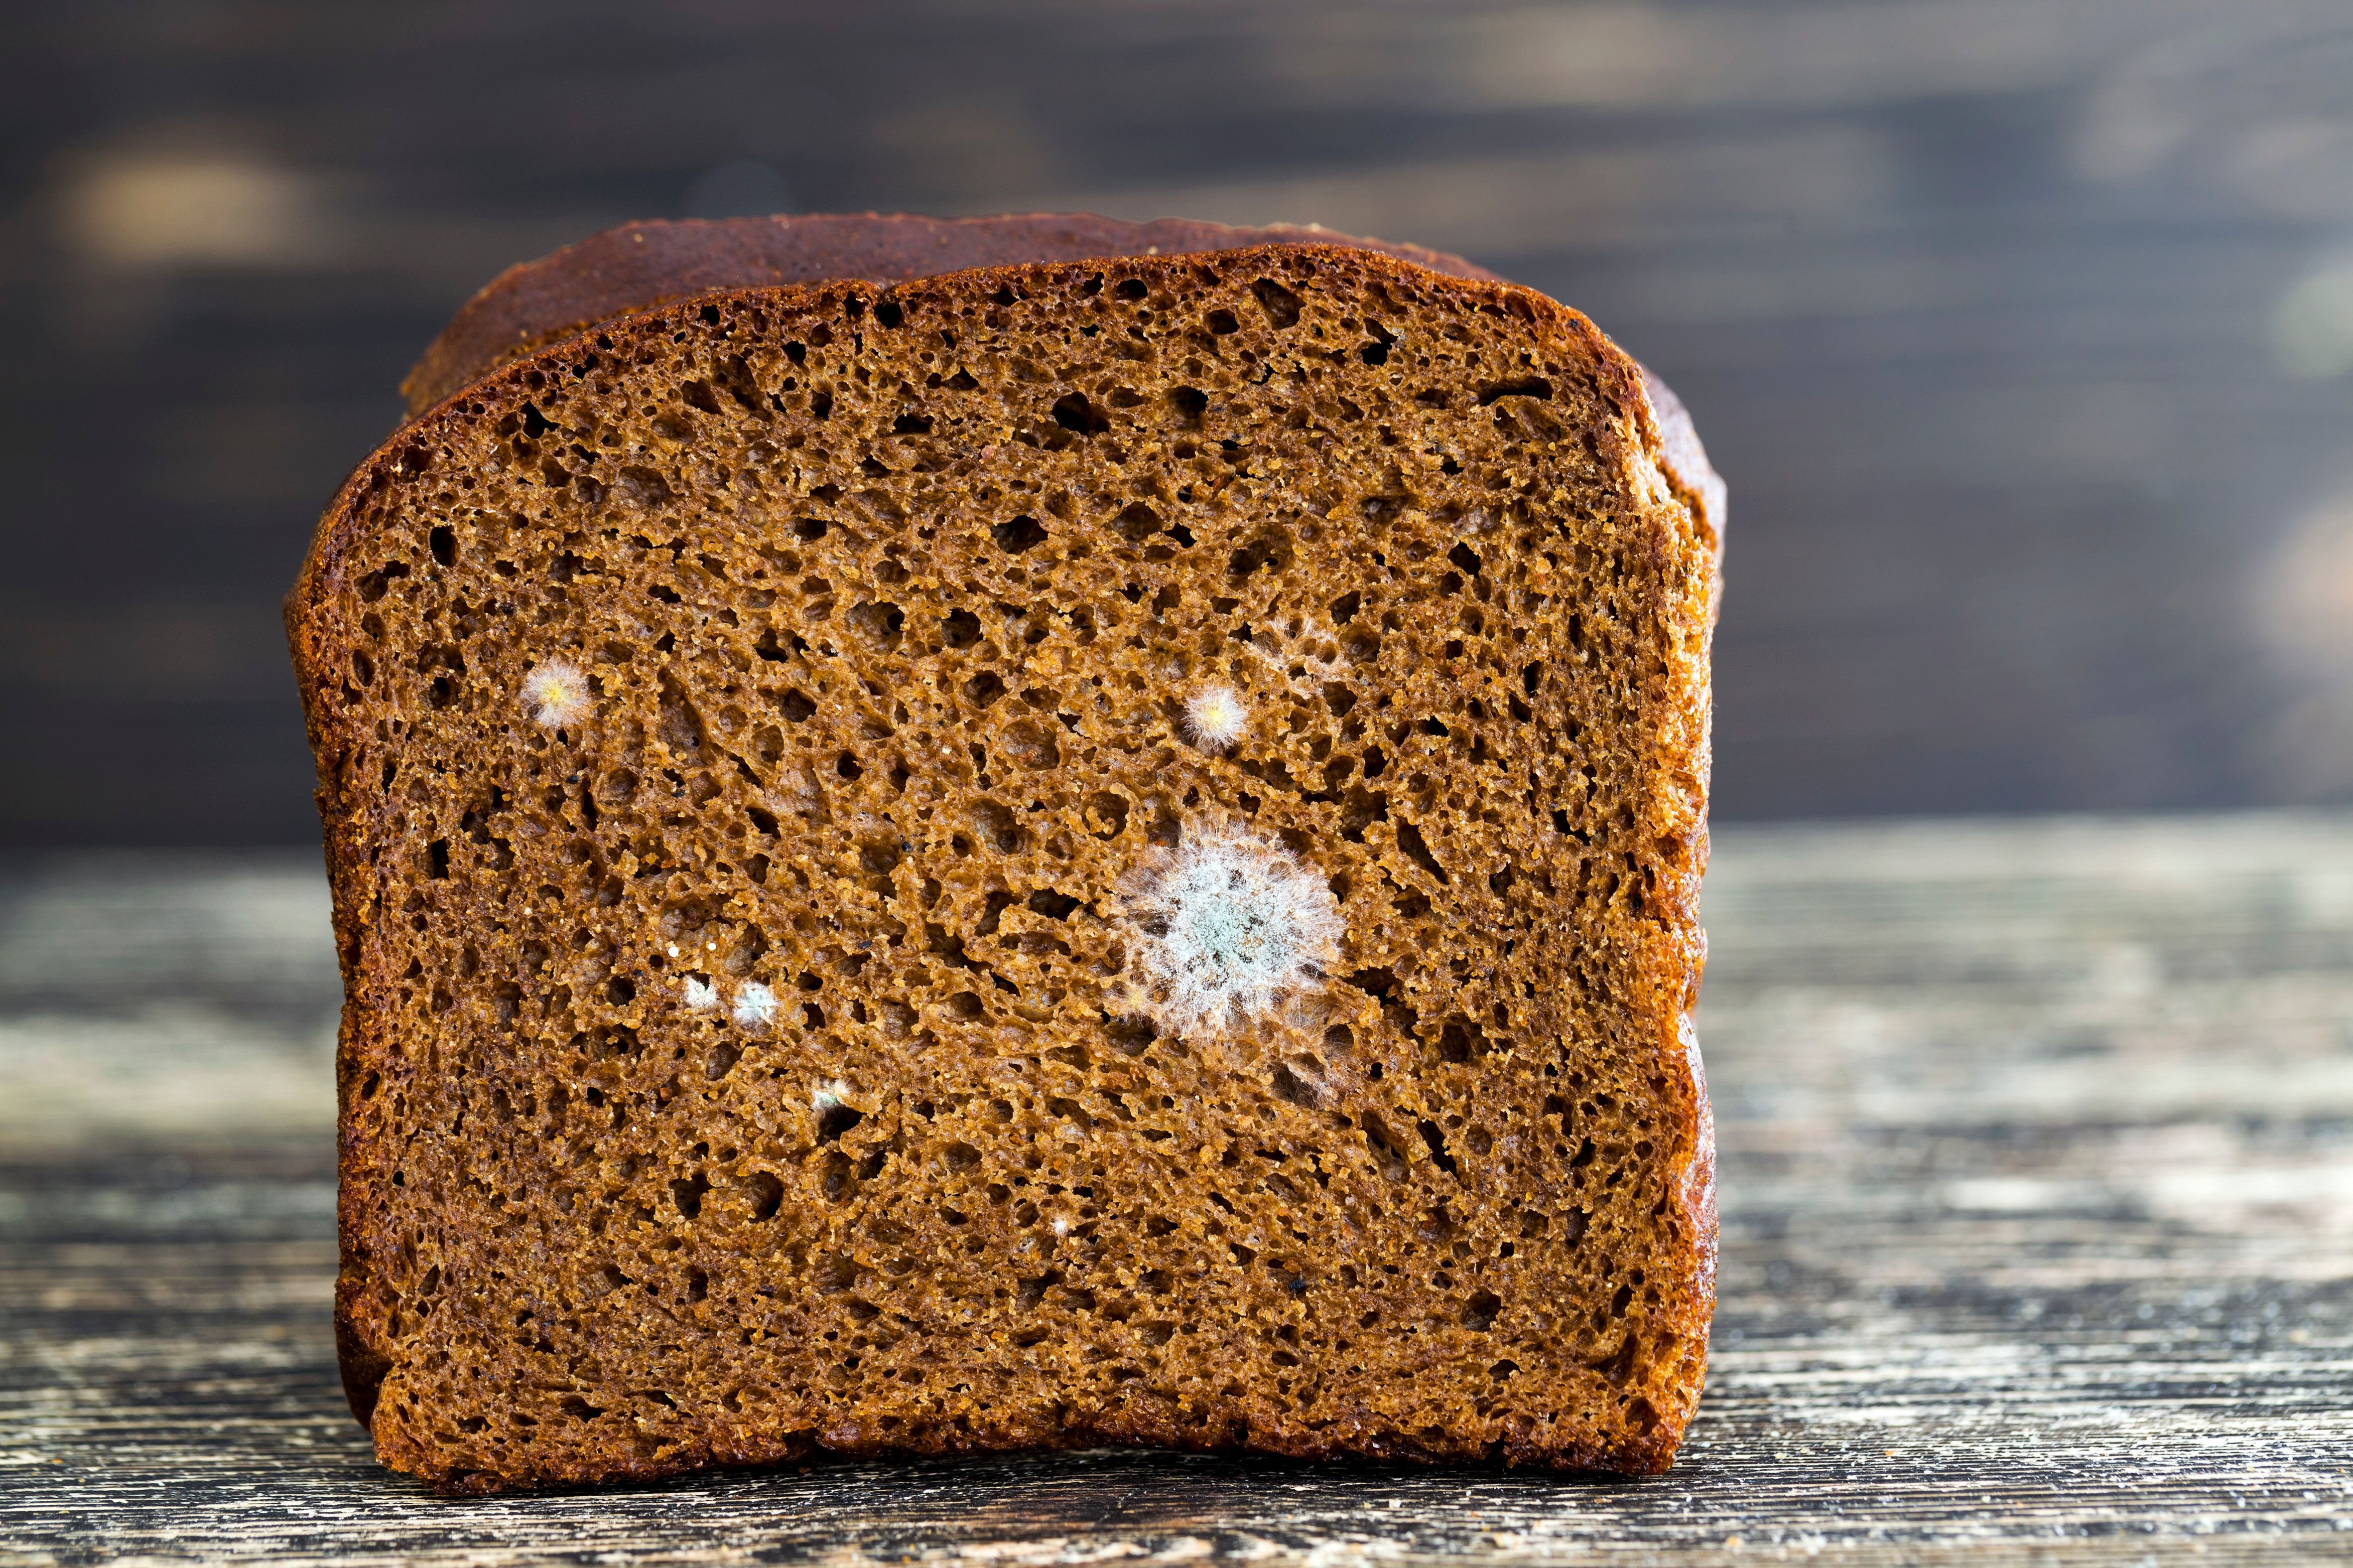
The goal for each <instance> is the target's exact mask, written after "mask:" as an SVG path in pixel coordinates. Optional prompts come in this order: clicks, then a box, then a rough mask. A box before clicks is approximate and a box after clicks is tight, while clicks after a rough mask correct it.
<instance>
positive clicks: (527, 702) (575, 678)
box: [522, 658, 588, 730]
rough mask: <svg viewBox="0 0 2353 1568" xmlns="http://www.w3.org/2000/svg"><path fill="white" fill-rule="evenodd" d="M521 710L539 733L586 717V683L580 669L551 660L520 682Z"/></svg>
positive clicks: (564, 662) (570, 664) (557, 728)
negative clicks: (539, 730) (540, 730)
mask: <svg viewBox="0 0 2353 1568" xmlns="http://www.w3.org/2000/svg"><path fill="white" fill-rule="evenodd" d="M522 709H523V711H524V712H525V713H527V714H529V715H530V716H531V721H532V722H533V723H534V724H536V725H538V726H539V727H540V728H541V729H543V730H560V729H562V728H564V726H565V725H567V724H577V723H578V722H579V721H581V720H583V719H585V718H586V717H587V716H588V681H587V679H586V677H584V676H582V675H581V673H580V668H579V666H577V665H575V664H572V663H570V662H568V661H567V660H565V659H560V658H552V659H549V660H548V661H547V662H546V663H545V664H543V665H539V666H537V667H536V668H533V670H532V672H531V673H530V674H529V675H526V676H524V677H523V679H522Z"/></svg>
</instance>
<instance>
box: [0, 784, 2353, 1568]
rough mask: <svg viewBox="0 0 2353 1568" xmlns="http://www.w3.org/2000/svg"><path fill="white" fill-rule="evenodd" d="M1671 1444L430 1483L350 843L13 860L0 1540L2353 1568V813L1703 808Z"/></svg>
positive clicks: (264, 1550) (4, 1551) (2, 1017)
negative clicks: (1700, 1294) (398, 1291)
mask: <svg viewBox="0 0 2353 1568" xmlns="http://www.w3.org/2000/svg"><path fill="white" fill-rule="evenodd" d="M1707 910H1708V920H1709V925H1710V927H1711V931H1712V934H1713V938H1714V944H1715V958H1714V961H1713V963H1712V966H1711V969H1710V973H1709V975H1708V980H1707V989H1706V1001H1705V1005H1704V1009H1703V1019H1702V1031H1703V1037H1704V1042H1705V1047H1706V1051H1707V1057H1708V1063H1709V1069H1710V1076H1711V1078H1712V1079H1713V1083H1714V1089H1715V1107H1716V1114H1717V1125H1718V1127H1719V1129H1720V1131H1721V1136H1722V1139H1723V1156H1724V1157H1723V1166H1722V1172H1723V1187H1724V1221H1725V1227H1724V1264H1723V1275H1722V1285H1723V1297H1722V1306H1721V1308H1720V1310H1719V1311H1718V1314H1717V1318H1716V1334H1715V1358H1714V1367H1713V1373H1712V1376H1711V1379H1710V1383H1709V1387H1708V1393H1707V1396H1706V1400H1705V1403H1704V1406H1703V1409H1702V1413H1701V1416H1700V1419H1699V1421H1698V1423H1697V1425H1696V1426H1694V1429H1693V1432H1692V1436H1691V1438H1690V1441H1689V1443H1688V1445H1687V1447H1685V1448H1684V1450H1683V1458H1682V1460H1681V1462H1680V1463H1678V1464H1677V1466H1676V1468H1675V1469H1674V1470H1673V1472H1672V1474H1670V1475H1667V1476H1665V1477H1662V1478H1658V1479H1648V1480H1624V1479H1556V1478H1548V1477H1541V1476H1534V1475H1527V1474H1515V1473H1507V1472H1487V1471H1464V1470H1419V1469H1387V1468H1315V1467H1310V1466H1303V1465H1294V1464H1281V1463H1262V1462H1254V1461H1248V1460H1240V1459H1227V1458H1192V1457H1170V1456H1164V1455H1154V1454H1130V1453H1089V1454H1078V1455H1063V1456H1050V1457H1040V1458H1001V1459H991V1460H978V1461H953V1462H950V1461H937V1462H923V1463H913V1464H903V1465H891V1464H857V1465H840V1466H831V1467H820V1468H814V1469H810V1470H806V1471H781V1472H772V1473H739V1474H728V1475H717V1476H708V1477H702V1478H691V1479H681V1480H677V1481H674V1482H670V1483H668V1484H664V1485H659V1486H654V1487H647V1488H640V1489H628V1490H619V1491H607V1492H596V1493H574V1494H569V1495H561V1496H550V1497H524V1498H502V1499H494V1500H470V1501H446V1500H438V1499H435V1498H432V1497H430V1496H428V1495H427V1494H426V1493H424V1492H423V1491H422V1490H421V1489H418V1488H417V1486H416V1485H414V1484H413V1483H411V1482H409V1481H406V1480H405V1479H400V1478H397V1477H395V1476H392V1475H390V1474H388V1473H386V1472H385V1471H383V1470H381V1469H379V1468H377V1467H376V1466H375V1462H374V1460H373V1458H371V1456H370V1453H369V1450H368V1447H367V1445H366V1443H365V1441H364V1437H363V1436H362V1434H361V1432H360V1429H359V1428H358V1427H357V1426H354V1425H353V1422H352V1420H351V1417H350V1415H348V1414H347V1413H346V1411H345V1410H344V1408H343V1398H342V1394H341V1391H340V1389H339V1387H338V1385H337V1383H336V1375H335V1368H334V1357H333V1350H332V1343H331V1341H330V1334H329V1327H328V1313H329V1298H330V1286H331V1282H332V1274H333V1268H334V1238H333V1207H332V1195H333V1184H332V1164H331V1152H332V1138H331V1119H332V1103H331V1094H330V1081H329V1042H330V1038H331V1023H332V1011H333V1007H334V1002H335V985H334V977H333V974H332V967H331V955H330V951H329V947H328V941H327V932H326V927H325V897H324V893H323V890H322V885H321V882H320V879H319V878H318V876H317V874H316V872H315V870H314V869H313V868H311V865H310V864H308V863H307V862H306V861H304V860H302V859H298V858H285V857H280V858H266V857H264V858H255V857H245V858H224V857H178V858H174V857H170V856H156V855H144V856H137V857H119V858H69V859H57V860H47V861H39V862H26V861H19V862H16V863H14V864H13V865H11V866H9V867H7V868H5V871H0V1563H6V1564H31V1563H42V1564H46V1563H93V1562H180V1561H187V1560H199V1559H202V1560H219V1559H244V1558H249V1557H268V1558H271V1559H276V1560H284V1561H322V1562H323V1561H330V1560H333V1561H343V1560H348V1559H355V1558H364V1559H384V1560H399V1561H402V1562H431V1563H465V1564H468V1565H470V1568H471V1565H483V1564H493V1563H508V1562H516V1561H548V1560H559V1561H565V1562H581V1563H588V1562H594V1563H636V1562H654V1561H661V1562H669V1561H687V1560H691V1561H697V1562H702V1561H721V1562H737V1561H756V1562H787V1561H792V1562H797V1561H804V1560H821V1561H824V1562H828V1563H866V1562H869V1561H894V1562H895V1561H902V1560H917V1561H925V1562H931V1561H946V1560H958V1561H962V1560H970V1561H975V1562H981V1563H1009V1564H1023V1565H1026V1564H1059V1563H1073V1564H1076V1563H1121V1562H1126V1561H1130V1560H1134V1561H1137V1562H1145V1563H1161V1562H1170V1563H1173V1562H1178V1561H1190V1560H1194V1559H1211V1558H1214V1559H1231V1560H1237V1561H1250V1562H1258V1561H1261V1560H1263V1561H1267V1562H1278V1561H1279V1562H1294V1561H1295V1562H1301V1563H1314V1564H1319V1565H1321V1564H1342V1563H1356V1562H1360V1561H1361V1562H1373V1563H1391V1562H1397V1563H1406V1562H1421V1561H1432V1560H1439V1559H1455V1558H1464V1557H1478V1558H1483V1559H1488V1560H1493V1561H1496V1562H1520V1561H1535V1560H1567V1559H1577V1560H1580V1561H1584V1560H1590V1561H1602V1562H1620V1561H1644V1562H1647V1561H1652V1560H1661V1559H1667V1558H1672V1559H1673V1560H1674V1561H1676V1562H1678V1563H1683V1562H1690V1563H1715V1562H1747V1561H1776V1560H1783V1559H1815V1560H1820V1561H1824V1562H1838V1563H1849V1562H1873V1563H1875V1562H1920V1561H1932V1562H1947V1561H1951V1562H1958V1563H1979V1562H1988V1563H2021V1562H2032V1563H2051V1562H2094V1563H2110V1562H2115V1563H2140V1562H2147V1561H2189V1560H2191V1559H2193V1558H2195V1559H2196V1560H2198V1561H2200V1562H2204V1563H2229V1562H2237V1561H2241V1560H2247V1559H2253V1558H2256V1557H2262V1558H2264V1559H2266V1560H2270V1561H2311V1560H2315V1559H2328V1560H2339V1561H2343V1560H2353V819H2348V818H2339V817H2294V816H2250V817H2229V818H2179V819H2169V820H2147V821H2088V820H2028V821H2019V822H2010V823H1933V824H1915V825H1899V826H1871V827H1839V828H1776V829H1755V828H1743V829H1739V830H1736V831H1727V832H1725V833H1723V834H1721V835H1720V841H1719V845H1718V849H1717V856H1716V861H1715V868H1714V869H1713V870H1712V872H1711V873H1710V878H1709V888H1708V895H1707Z"/></svg>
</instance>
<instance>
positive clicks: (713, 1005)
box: [670, 948, 719, 1013]
mask: <svg viewBox="0 0 2353 1568" xmlns="http://www.w3.org/2000/svg"><path fill="white" fill-rule="evenodd" d="M670 951H671V952H677V951H678V949H676V948H671V949H670ZM679 990H680V992H681V993H682V994H684V996H685V998H686V1008H687V1011H688V1012H690V1013H716V1012H717V1011H719V988H718V987H717V986H715V985H713V984H711V982H709V981H708V980H704V979H702V978H700V977H699V976H696V975H692V974H690V975H688V976H687V977H686V978H685V979H684V980H681V982H679Z"/></svg>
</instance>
